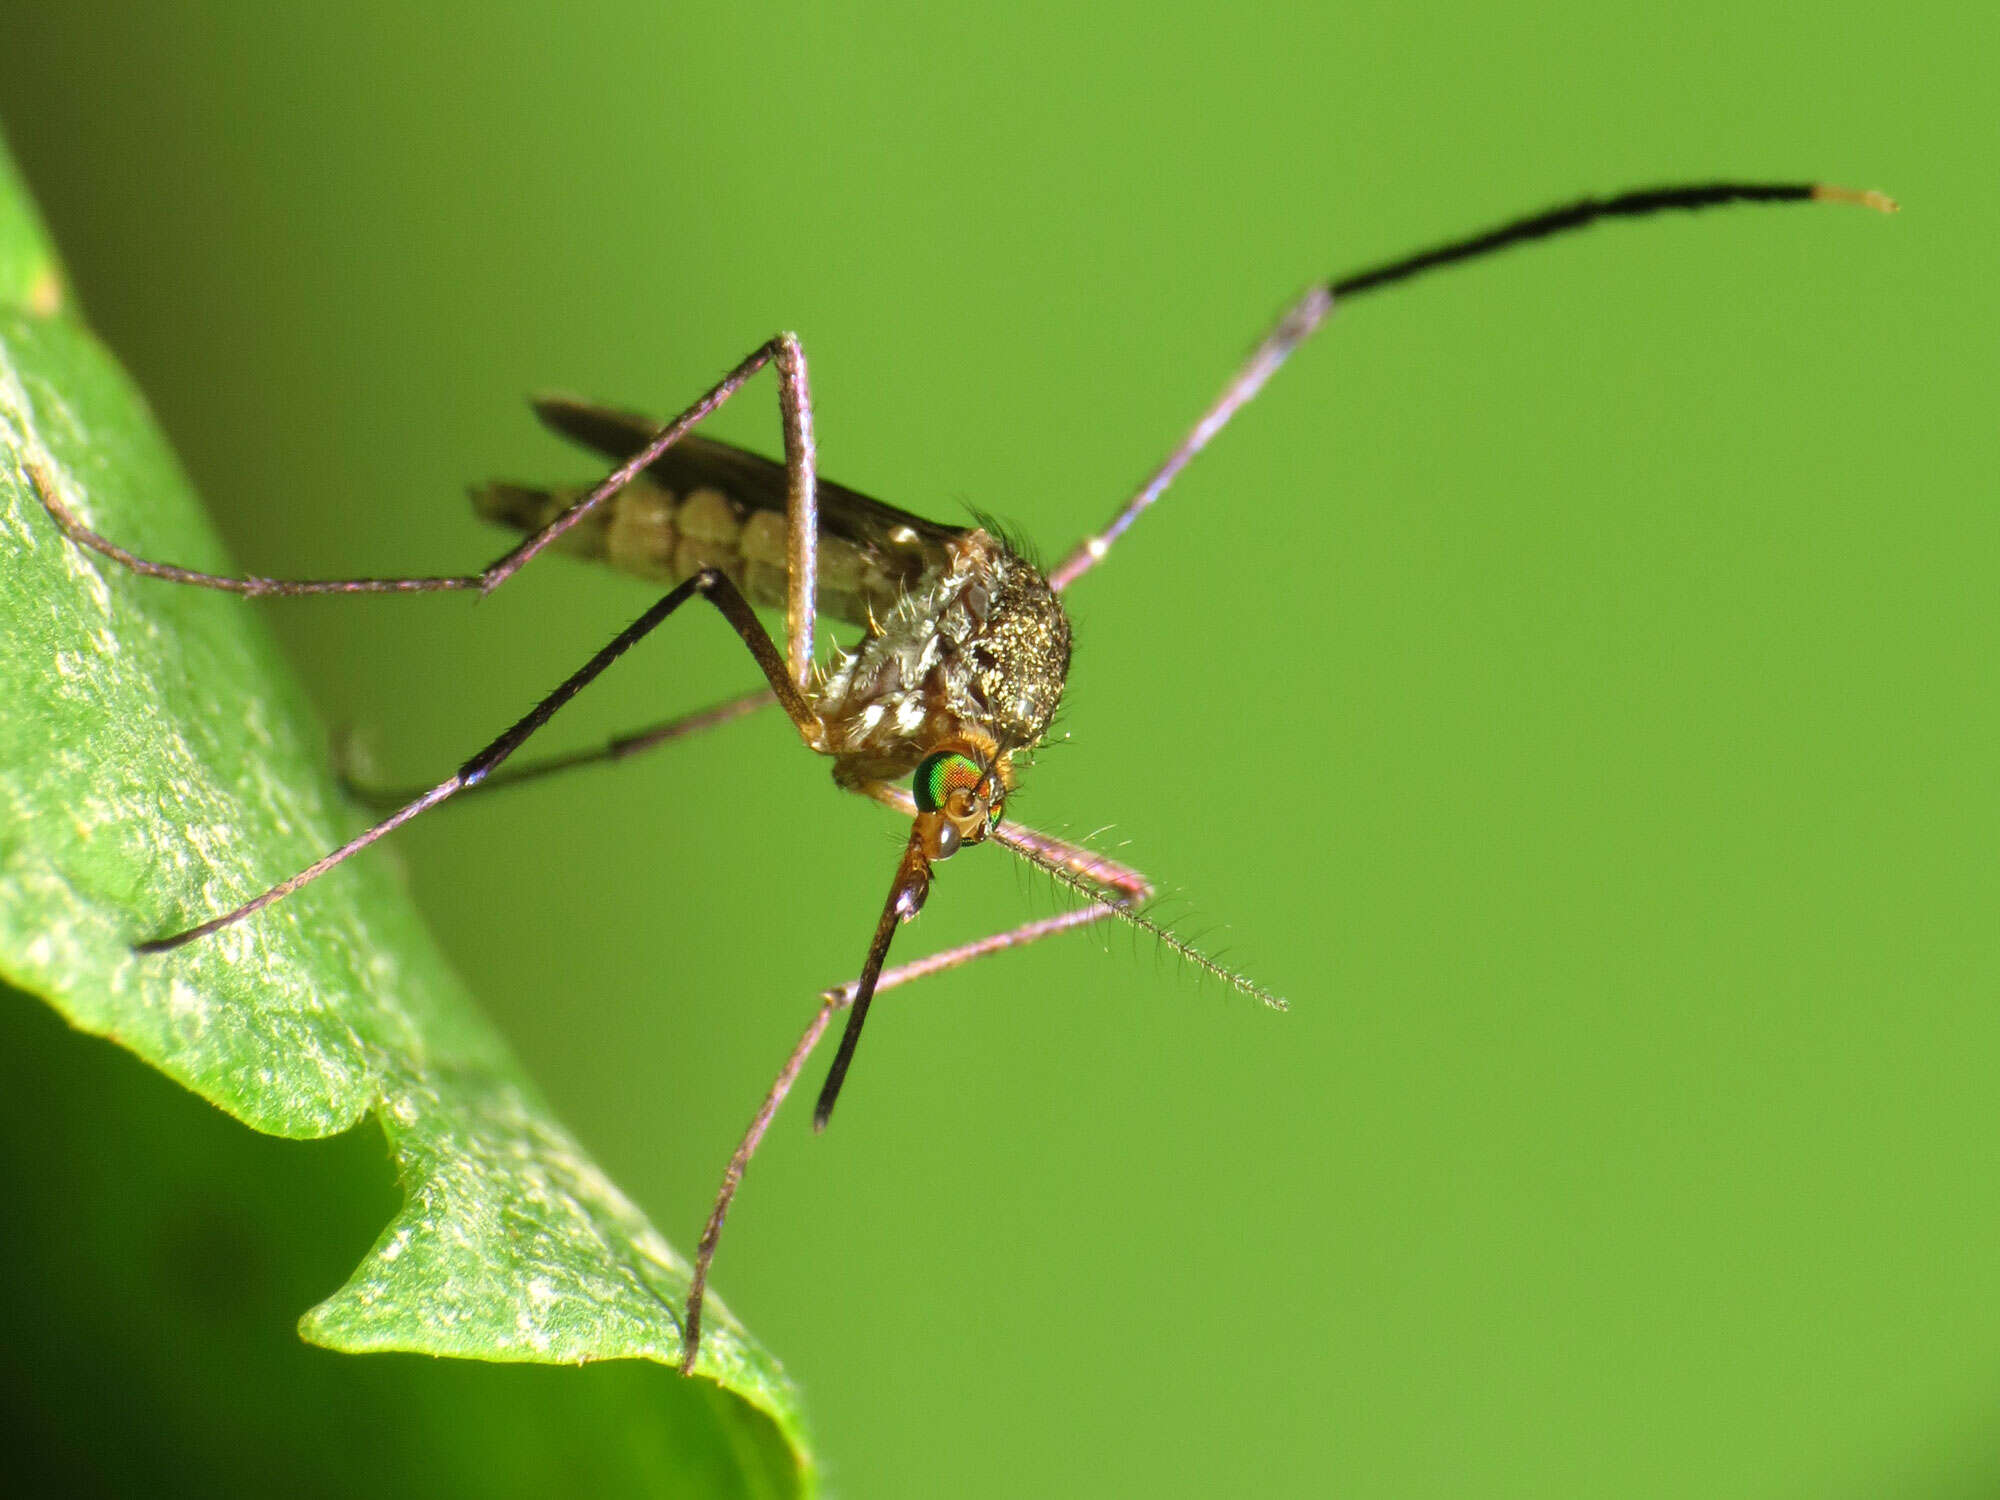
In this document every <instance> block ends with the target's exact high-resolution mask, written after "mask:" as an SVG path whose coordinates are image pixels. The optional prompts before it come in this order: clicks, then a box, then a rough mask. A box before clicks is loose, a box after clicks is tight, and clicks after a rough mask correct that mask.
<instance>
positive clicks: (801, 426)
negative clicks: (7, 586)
mask: <svg viewBox="0 0 2000 1500" xmlns="http://www.w3.org/2000/svg"><path fill="white" fill-rule="evenodd" d="M774 361H775V362H776V364H777V366H778V405H779V411H780V415H781V416H782V418H783V422H784V429H785V466H786V469H787V471H788V474H789V479H790V486H789V493H788V496H787V506H786V510H787V515H788V518H789V521H790V525H791V533H792V535H791V541H790V547H789V553H788V559H787V560H788V564H789V566H790V567H791V569H792V583H791V593H790V597H789V600H788V607H787V616H788V618H787V626H786V639H787V645H788V647H789V648H790V656H791V662H792V671H791V680H792V684H793V686H794V687H797V688H800V689H803V688H804V687H805V686H806V684H807V683H808V682H809V681H810V674H811V670H812V629H813V589H814V583H815V573H814V568H813V566H812V565H813V562H814V559H815V557H816V551H817V544H818V530H817V519H818V509H817V503H816V497H817V487H816V484H815V479H814V469H813V439H812V399H811V393H810V390H809V389H808V386H807V382H806V363H805V351H804V350H803V349H802V348H801V347H800V345H799V341H798V339H797V337H796V336H795V335H793V334H789V333H781V334H778V335H777V336H775V337H774V338H771V339H769V340H767V341H766V342H765V343H763V344H761V345H759V346H758V347H757V348H756V349H755V350H753V351H752V352H751V353H750V354H749V355H748V356H747V357H746V358H745V359H744V360H743V361H742V362H741V363H739V364H738V365H737V366H736V368H735V369H733V370H731V371H730V372H729V373H728V374H727V375H725V376H723V377H722V379H721V380H719V381H717V382H716V384H715V385H714V386H712V387H711V388H710V389H709V391H708V393H707V394H706V395H704V396H703V397H702V398H701V399H700V400H699V401H697V402H695V403H694V405H692V406H690V407H689V408H688V409H687V410H686V411H684V412H682V413H681V414H680V415H679V416H678V417H675V418H674V419H673V421H671V422H669V423H668V424H667V425H666V426H665V427H663V428H661V429H660V432H659V435H658V436H656V437H655V438H654V439H653V440H652V441H651V442H650V443H648V444H646V446H645V447H643V448H641V449H640V450H639V451H638V452H637V453H635V454H633V455H632V456H631V457H630V458H629V459H627V460H626V461H625V462H624V463H622V464H620V465H619V466H618V467H617V468H616V469H614V470H612V472H611V473H610V474H608V475H606V476H605V478H604V479H603V481H602V482H601V483H599V484H598V485H597V486H596V488H594V489H592V490H591V491H590V492H589V493H588V494H586V495H585V496H584V497H583V498H582V499H580V500H578V501H577V502H576V503H575V504H574V505H572V506H571V507H570V508H569V509H568V510H566V511H564V512H563V513H562V514H561V515H559V516H557V517H556V518H555V519H554V520H552V521H550V522H549V523H548V525H546V526H544V527H543V528H542V529H541V530H540V531H538V532H536V533H534V534H533V535H532V536H529V537H527V538H525V539H523V540H522V541H521V542H520V543H519V544H518V545H517V546H515V547H514V548H513V550H511V551H509V552H507V553H506V554H504V555H503V556H501V557H498V558H496V559H494V561H493V562H491V563H489V564H488V565H487V566H486V567H485V568H482V569H481V570H480V571H479V572H477V573H465V574H456V575H442V576H435V577H411V578H314V579H301V578H260V577H256V576H245V577H231V576H227V575H224V574H219V573H203V572H199V571H197V570H196V569H193V568H183V567H179V566H177V565H175V564H173V563H162V562H154V561H152V560H151V559H150V558H144V557H140V556H139V555H138V554H137V553H134V552H131V551H128V550H127V549H126V548H124V547H121V546H119V545H118V544H117V543H116V542H113V541H111V540H110V539H109V538H107V537H105V536H103V535H101V534H99V533H98V532H96V531H93V530H91V528H90V527H88V526H86V525H85V524H84V523H83V521H82V520H81V519H80V518H79V517H78V516H77V515H76V513H75V512H74V511H72V510H71V509H70V508H69V506H68V505H67V504H66V503H65V502H64V501H63V500H62V498H61V496H60V495H59V494H58V492H57V488H56V485H55V482H54V480H53V478H52V477H51V476H50V475H49V473H48V472H47V471H46V470H45V469H43V468H42V467H41V466H40V465H39V464H36V463H33V462H30V463H28V464H26V465H25V466H24V467H25V468H26V470H27V474H28V481H29V483H30V484H32V485H33V486H34V488H35V493H36V494H37V495H38V496H39V497H40V498H41V502H42V504H43V505H44V506H45V507H46V508H47V509H48V512H49V515H50V517H51V518H52V519H53V520H54V521H55V523H56V525H57V526H59V527H60V528H61V529H62V531H63V534H64V535H66V536H67V537H68V538H69V539H70V540H71V541H73V542H75V543H76V544H77V545H78V546H81V547H86V548H88V549H89V550H91V551H92V552H96V553H98V554H100V555H101V556H104V557H108V558H110V559H111V560H112V561H113V562H115V563H117V564H119V565H120V566H121V567H124V568H127V569H129V570H130V571H132V572H134V573H137V574H138V575H140V576H141V577H143V578H158V579H161V580H163V581H165V582H168V583H184V584H191V585H193V586H194V587H196V588H205V589H218V590H220V591H222V592H224V593H230V594H243V595H246V596H248V597H250V598H298V597H302V596H305V595H311V594H429V593H446V592H453V591H459V592H466V591H474V592H478V593H480V594H489V593H491V592H492V591H493V590H494V589H497V588H498V587H500V585H501V584H503V583H505V582H506V581H507V580H508V579H509V578H512V577H513V576H514V575H515V574H516V573H518V572H519V571H520V570H521V569H522V568H524V567H526V566H527V564H528V563H529V562H531V561H532V560H533V559H534V558H535V557H536V555H537V554H539V553H540V552H541V551H542V550H543V549H544V548H546V547H548V546H549V545H550V544H552V543H553V542H555V541H556V539H557V538H559V537H560V536H562V534H563V533H564V532H566V531H568V530H569V529H570V528H571V527H572V526H575V525H576V524H577V523H578V522H579V521H581V520H583V519H584V517H585V516H587V515H589V514H590V513H591V512H592V511H593V510H595V509H596V508H597V507H598V506H600V505H602V504H603V503H604V502H605V501H606V500H609V499H610V498H611V497H612V496H613V495H615V494H617V493H618V491H620V490H621V489H623V488H624V487H625V486H626V485H628V484H630V483H631V482H632V480H633V479H634V478H636V477H637V476H638V475H639V474H640V473H641V472H642V471H644V470H645V468H646V467H647V466H648V465H649V464H651V463H653V461H654V460H656V459H657V458H659V456H660V455H661V454H662V453H665V452H666V451H667V449H669V448H671V447H672V446H673V445H674V444H675V443H677V442H679V441H680V440H681V439H682V438H683V437H685V436H686V435H687V434H688V432H689V431H691V430H692V429H693V428H694V426H695V425H696V424H697V423H699V422H700V421H701V420H702V419H703V418H704V417H706V416H708V415H709V413H711V412H713V411H714V410H715V409H716V408H717V407H719V406H721V405H722V403H723V402H725V401H727V400H728V399H729V398H730V397H731V396H733V395H735V394H736V392H737V391H738V390H740V389H742V387H743V385H744V384H745V382H747V381H748V380H749V379H750V377H751V376H753V375H755V374H756V373H757V372H758V371H759V370H761V369H763V368H764V366H765V365H767V364H771V363H773V362H774ZM801 561H803V562H804V563H805V564H806V569H805V574H804V581H803V583H801V581H800V575H799V564H800V562H801Z"/></svg>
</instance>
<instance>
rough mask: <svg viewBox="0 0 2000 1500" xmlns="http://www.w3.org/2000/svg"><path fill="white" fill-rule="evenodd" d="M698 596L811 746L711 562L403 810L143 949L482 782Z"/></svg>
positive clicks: (169, 942)
mask: <svg viewBox="0 0 2000 1500" xmlns="http://www.w3.org/2000/svg"><path fill="white" fill-rule="evenodd" d="M697 594H699V595H701V596H703V597H705V598H706V599H707V600H708V601H709V602H710V603H711V604H713V605H714V606H715V607H716V608H717V609H718V610H720V611H721V612H722V616H723V618H724V619H726V620H728V621H729V623H730V625H731V626H733V627H734V628H735V630H736V633H737V634H738V635H739V636H741V637H742V638H743V644H744V645H746V646H748V647H749V648H750V654H751V655H752V656H754V657H755V658H756V659H757V665H758V666H759V667H761V668H762V669H763V671H764V675H765V677H766V679H767V680H768V681H769V682H770V684H771V692H772V693H773V695H774V696H775V697H776V698H777V700H778V701H779V702H780V703H781V704H783V705H784V708H785V712H786V713H787V714H789V715H791V718H792V722H793V723H794V724H795V725H797V726H798V730H799V733H800V735H801V737H803V738H804V739H805V740H806V741H807V743H809V744H810V743H811V742H812V740H813V738H814V737H815V736H816V735H817V733H818V730H819V718H818V716H817V715H816V714H815V713H814V712H813V709H812V705H811V704H809V703H807V702H806V700H805V698H804V697H803V695H801V694H800V692H799V691H798V689H797V688H795V687H793V686H792V683H791V679H790V677H788V676H787V675H786V672H785V660H784V657H783V656H781V655H780V654H779V652H778V648H777V646H776V645H775V644H774V643H773V642H772V640H771V637H770V636H769V635H768V634H766V633H765V630H764V627H763V626H762V625H761V624H760V623H758V620H757V616H756V615H755V613H753V612H752V610H751V608H750V606H749V604H748V603H747V602H746V601H745V600H744V598H743V596H742V595H741V594H740V593H738V592H737V590H736V585H735V584H733V583H731V582H730V581H729V579H728V578H727V577H726V576H724V575H723V574H722V573H721V572H719V571H717V570H716V569H713V568H704V569H703V570H702V571H701V572H699V573H697V574H695V576H694V577H692V578H690V579H688V580H687V582H685V583H683V584H681V585H680V586H679V587H677V588H675V589H674V590H673V591H672V592H671V593H669V594H667V595H666V596H665V597H664V598H662V599H661V600H660V601H659V603H657V604H655V605H654V606H653V607H652V608H651V609H649V610H647V611H646V612H645V613H644V614H643V615H641V616H639V618H638V619H636V620H634V621H633V622H632V623H631V624H630V625H628V626H626V627H625V628H624V629H623V630H621V631H620V632H619V633H618V634H617V635H616V636H615V637H614V638H613V639H612V640H611V641H610V643H609V644H607V645H606V646H605V647H604V648H603V649H602V650H600V651H598V653H597V654H596V655H595V656H593V657H591V658H590V660H589V661H587V662H585V663H584V664H583V665H582V666H581V667H579V668H578V669H577V670H576V671H575V672H573V673H571V674H570V676H569V677H568V678H567V679H566V680H565V681H564V682H563V683H562V685H561V686H559V687H558V688H556V690H555V691H554V692H552V693H550V694H549V695H548V696H547V697H546V698H544V699H542V701H541V702H540V703H537V704H536V705H535V706H534V708H532V709H531V710H529V712H528V713H527V714H526V715H525V716H524V717H522V718H521V719H520V720H519V721H518V722H517V723H515V724H514V725H513V727H512V728H510V729H508V730H507V732H506V733H504V734H502V735H501V736H500V737H499V738H498V739H496V740H494V741H493V742H492V743H491V744H489V745H488V746H486V748H485V749H483V750H481V751H480V752H479V753H478V754H477V755H475V756H473V757H472V759H470V760H468V761H467V762H466V763H465V764H464V765H463V766H461V767H459V769H458V771H457V772H456V773H455V774H453V775H451V776H449V777H447V778H446V779H445V780H443V781H441V782H439V783H438V784H437V785H436V786H434V787H432V788H431V789H430V790H429V791H427V792H425V793H424V794H423V795H422V796H421V797H418V798H417V799H416V800H415V801H413V802H411V803H410V804H409V805H407V806H405V807H403V808H400V809H398V810H397V811H396V812H394V813H392V814H391V815H390V816H389V817H387V818H385V819H383V820H382V821H381V822H380V823H377V824H376V825H375V826H374V827H373V828H370V829H368V830H366V831H365V832H363V833H361V834H359V835H358V836H356V837H355V838H353V839H350V840H349V841H348V842H347V843H345V844H343V845H341V846H340V847H339V848H338V849H336V850H334V851H333V852H332V853H331V854H328V855H327V856H326V857H325V858H324V859H321V860H319V861H317V862H315V863H314V864H311V865H308V866H307V867H306V868H305V869H303V870H301V871H300V872H299V873H298V874H296V875H294V876H292V877H291V879H289V880H285V881H281V882H280V883H279V884H277V885H274V886H272V887H271V888H270V889H269V890H267V891H265V892H264V893H263V894H262V895H259V896H256V897H254V898H253V899H251V900H249V901H246V902H245V903H244V904H243V905H241V906H239V907H237V908H236V909H235V910H234V911H228V912H224V913H223V914H222V915H221V916H219V917H212V918H210V919H209V920H208V921H206V922H203V923H202V924H200V925H199V926H197V927H190V928H189V929H187V931H185V932H176V933H172V934H170V935H168V936H166V937H161V938H154V939H152V940H150V941H148V942H144V943H140V944H138V945H137V947H138V950H139V951H140V952H142V953H161V952H164V951H166V950H167V949H169V948H178V947H180V946H181V945H182V944H183V943H189V942H193V941H194V940H195V939H196V938H202V937H207V936H208V935H209V934H210V933H212V932H216V931H218V930H220V929H221V928H224V927H227V926H229V925H231V924H232V923H235V922H240V921H242V920H243V918H245V917H247V916H250V915H252V914H253V913H255V912H259V911H262V910H263V909H264V908H265V907H267V906H269V905H270V904H271V903H272V902H274V901H278V900H282V899H283V898H284V897H286V896H289V895H290V894H291V893H292V892H293V891H295V890H297V889H298V888H299V887H300V886H302V885H305V884H306V883H307V882H309V881H313V880H317V879H318V878H319V877H320V876H322V875H324V874H325V873H326V872H327V871H328V870H331V869H332V868H333V867H334V866H335V865H337V864H340V863H341V862H342V861H343V860H345V859H347V858H348V857H349V856H351V855H355V854H359V853H360V852H361V851H362V850H363V849H366V848H367V847H368V846H369V845H370V844H372V843H374V842H375V841H376V840H377V839H379V838H381V837H382V836H383V835H385V834H387V833H391V832H393V831H394V830H396V829H398V828H400V827H402V826H403V824H405V823H407V822H409V821H410V820H411V819H412V818H414V817H416V816H417V815H418V814H419V813H424V812H428V811H429V810H430V809H431V808H433V807H436V806H437V805H438V804H439V803H440V802H443V801H444V800H445V799H446V798H448V797H451V796H454V795H456V794H457V793H459V792H462V791H465V790H467V789H469V788H472V787H476V786H478V785H479V784H480V783H481V782H483V781H485V780H486V778H487V777H488V776H490V775H491V774H492V773H493V772H494V771H495V770H496V769H497V768H498V767H499V766H500V764H501V762H503V761H504V760H506V759H507V757H508V756H510V755H512V754H513V753H514V752H515V751H516V750H518V749H520V747H521V746H522V745H523V744H524V743H525V742H526V741H527V740H528V739H529V738H530V737H531V736H532V735H533V734H534V733H535V732H536V731H537V730H539V729H540V728H541V727H542V726H543V725H544V724H546V723H548V722H549V720H550V719H552V718H554V717H555V715H556V713H557V712H558V711H559V710H560V709H561V708H562V707H563V705H565V704H566V703H568V702H569V701H570V699H572V698H574V697H575V696H576V695H577V694H578V693H580V692H582V691H583V690H584V689H585V688H586V687H588V686H589V685H590V684H591V683H592V682H594V681H596V680H597V678H598V677H599V676H600V675H601V674H602V673H603V671H604V669H605V668H606V667H609V666H610V665H611V664H612V663H613V662H614V661H616V660H618V658H619V657H621V656H623V655H624V654H625V653H626V652H627V651H629V650H631V649H632V647H634V646H636V645H637V644H638V643H639V642H640V641H642V640H644V639H645V638H646V636H648V635H649V634H651V633H652V632H653V630H654V629H655V628H657V627H658V626H659V624H660V622H661V621H663V620H665V619H666V618H667V616H669V615H671V614H672V613H673V612H674V611H675V610H677V609H679V608H680V607H681V606H682V605H683V604H685V603H686V602H687V601H688V600H689V599H692V598H694V597H695V596H696V595H697Z"/></svg>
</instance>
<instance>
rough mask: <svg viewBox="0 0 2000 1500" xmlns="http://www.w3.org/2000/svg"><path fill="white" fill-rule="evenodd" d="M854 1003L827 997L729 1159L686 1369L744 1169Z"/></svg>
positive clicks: (701, 1271) (692, 1318) (698, 1289)
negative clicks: (831, 1027)
mask: <svg viewBox="0 0 2000 1500" xmlns="http://www.w3.org/2000/svg"><path fill="white" fill-rule="evenodd" d="M847 1004H849V1002H848V1001H847V1000H840V999H836V998H834V997H833V996H831V995H828V996H822V997H821V1000H820V1007H819V1010H818V1011H817V1012H816V1013H815V1014H814V1016H813V1019H812V1024H811V1025H810V1026H808V1027H806V1030H805V1035H803V1036H801V1037H800V1038H799V1043H798V1045H797V1046H796V1047H794V1048H792V1055H791V1056H790V1057H788V1058H786V1059H785V1065H784V1067H782V1068H780V1069H779V1070H778V1076H777V1077H776V1078H775V1079H773V1080H772V1081H771V1090H770V1092H769V1093H767V1094H766V1095H765V1096H764V1103H763V1105H762V1106H761V1107H760V1108H759V1109H758V1111H757V1118H756V1119H754V1120H752V1121H751V1122H750V1128H749V1129H748V1130H746V1131H745V1132H744V1133H743V1139H742V1140H741V1141H739V1142H737V1144H736V1150H735V1152H734V1153H733V1154H732V1155H731V1156H730V1158H729V1165H728V1166H727V1167H726V1168H725V1169H724V1170H723V1173H722V1189H721V1191H720V1192H718V1193H717V1194H716V1195H715V1206H714V1207H713V1208H711V1209H710V1210H709V1211H708V1223H707V1224H705V1225H704V1226H703V1227H702V1231H701V1243H700V1245H698V1246H697V1247H696V1249H695V1256H694V1280H693V1282H692V1283H690V1284H689V1286H688V1299H687V1312H686V1313H685V1314H684V1315H683V1316H682V1318H681V1373H682V1374H683V1375H685V1374H687V1373H689V1372H690V1371H691V1370H693V1369H694V1361H695V1356H696V1355H697V1354H698V1353H699V1352H700V1351H701V1301H702V1297H703V1295H704V1294H705V1293H706V1292H707V1290H708V1267H709V1263H710V1262H712V1261H713V1260H714V1259H715V1247H716V1244H717V1242H718V1241H719V1240H721V1238H722V1222H723V1220H724V1219H726V1218H728V1217H729V1205H730V1203H731V1201H732V1200H733V1199H734V1198H735V1197H736V1189H737V1186H738V1184H740V1183H741V1182H742V1181H743V1172H744V1169H745V1168H746V1167H748V1166H749V1165H750V1158H751V1157H752V1156H753V1155H754V1154H756V1150H757V1147H758V1145H759V1144H760V1143H761V1142H762V1141H763V1139H764V1132H765V1131H767V1130H769V1129H770V1128H771V1121H772V1120H773V1119H775V1118H776V1117H777V1113H778V1106H780V1105H781V1104H783V1103H784V1102H785V1095H787V1094H789V1093H790V1092H791V1091H792V1085H793V1084H794V1083H796V1082H798V1077H799V1070H800V1069H802V1068H804V1067H805V1065H806V1059H807V1058H808V1057H811V1056H812V1051H813V1048H815V1047H817V1046H818V1045H819V1040H820V1038H821V1037H823V1036H825V1035H826V1027H827V1023H828V1022H829V1021H831V1020H832V1019H833V1014H834V1012H835V1011H837V1010H840V1009H842V1008H844V1007H845V1006H846V1005H847Z"/></svg>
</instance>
